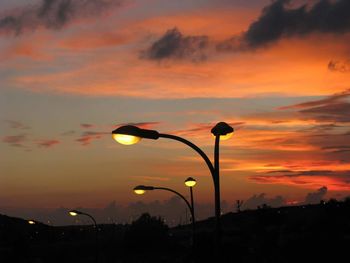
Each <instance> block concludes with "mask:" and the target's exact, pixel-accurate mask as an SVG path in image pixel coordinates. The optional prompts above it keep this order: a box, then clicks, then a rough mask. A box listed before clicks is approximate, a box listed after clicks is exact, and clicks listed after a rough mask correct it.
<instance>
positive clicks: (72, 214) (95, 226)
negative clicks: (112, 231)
mask: <svg viewBox="0 0 350 263" xmlns="http://www.w3.org/2000/svg"><path fill="white" fill-rule="evenodd" d="M69 214H70V215H71V216H78V215H84V216H87V217H89V218H90V219H91V220H92V221H93V222H94V228H95V243H96V248H95V262H98V227H97V223H96V220H95V218H94V217H93V216H92V215H90V214H88V213H84V212H81V211H78V210H71V211H69Z"/></svg>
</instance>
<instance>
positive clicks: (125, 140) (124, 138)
mask: <svg viewBox="0 0 350 263" xmlns="http://www.w3.org/2000/svg"><path fill="white" fill-rule="evenodd" d="M112 137H113V139H114V140H115V141H116V142H119V143H121V144H124V145H132V144H135V143H138V142H139V141H141V137H138V136H134V135H127V134H118V133H117V134H114V133H113V134H112Z"/></svg>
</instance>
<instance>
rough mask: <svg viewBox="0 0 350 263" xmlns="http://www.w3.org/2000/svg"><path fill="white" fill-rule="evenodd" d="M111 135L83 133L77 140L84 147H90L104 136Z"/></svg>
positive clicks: (105, 133)
mask: <svg viewBox="0 0 350 263" xmlns="http://www.w3.org/2000/svg"><path fill="white" fill-rule="evenodd" d="M106 135H110V133H108V132H95V131H87V132H83V133H82V134H81V135H80V137H79V138H78V139H76V141H77V142H79V143H80V144H81V145H83V146H87V145H90V144H91V142H92V141H94V140H99V139H101V138H102V137H103V136H106Z"/></svg>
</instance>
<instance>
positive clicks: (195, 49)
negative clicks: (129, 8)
mask: <svg viewBox="0 0 350 263" xmlns="http://www.w3.org/2000/svg"><path fill="white" fill-rule="evenodd" d="M208 42H209V39H208V37H207V36H184V35H183V34H182V33H181V32H180V31H179V30H178V29H177V28H173V29H170V30H168V31H167V32H166V33H165V34H164V35H163V36H162V37H161V38H160V39H158V40H157V41H155V42H154V43H153V44H152V45H151V47H149V48H148V49H147V50H145V51H142V52H141V58H146V59H150V60H163V59H188V60H192V61H203V60H205V59H206V57H207V56H206V52H205V49H206V47H207V46H208Z"/></svg>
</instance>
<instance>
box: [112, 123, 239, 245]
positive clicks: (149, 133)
mask: <svg viewBox="0 0 350 263" xmlns="http://www.w3.org/2000/svg"><path fill="white" fill-rule="evenodd" d="M211 133H212V134H213V135H214V136H215V147H214V163H212V162H211V161H210V159H209V157H208V156H207V155H206V154H205V153H204V152H203V151H202V150H201V149H200V148H199V147H198V146H196V145H195V144H193V143H192V142H190V141H188V140H186V139H184V138H182V137H179V136H176V135H171V134H164V133H159V132H157V131H155V130H147V129H141V128H138V127H136V126H133V125H126V126H121V127H119V128H117V129H115V130H114V131H112V137H113V139H114V140H116V141H117V142H119V143H121V144H124V145H132V144H135V143H137V142H139V141H140V140H141V139H143V138H144V139H152V140H157V139H159V138H168V139H172V140H176V141H179V142H182V143H184V144H186V145H187V146H189V147H191V148H192V149H193V150H195V151H196V152H197V153H198V154H199V155H200V156H201V157H202V158H203V160H204V161H205V163H206V164H207V166H208V168H209V170H210V173H211V176H212V179H213V183H214V197H215V218H216V226H215V236H216V245H217V248H219V247H220V244H221V222H220V216H221V207H220V173H219V171H220V168H219V144H220V140H226V139H229V138H230V137H231V136H232V133H233V128H232V127H231V126H229V125H228V124H227V123H225V122H219V123H217V124H216V125H215V126H214V127H213V128H212V129H211Z"/></svg>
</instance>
